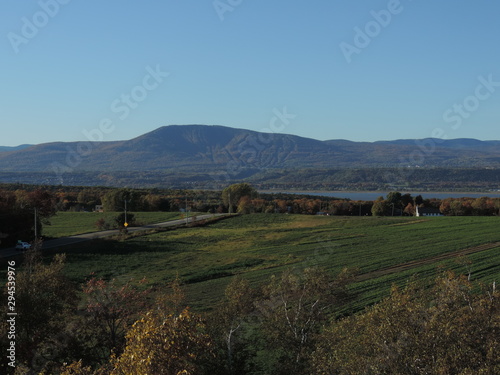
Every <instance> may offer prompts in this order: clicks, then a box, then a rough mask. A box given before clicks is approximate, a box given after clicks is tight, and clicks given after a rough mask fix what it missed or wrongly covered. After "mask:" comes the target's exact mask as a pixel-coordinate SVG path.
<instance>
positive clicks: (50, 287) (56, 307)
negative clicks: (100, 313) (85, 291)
mask: <svg viewBox="0 0 500 375" xmlns="http://www.w3.org/2000/svg"><path fill="white" fill-rule="evenodd" d="M39 246H40V245H39V244H37V245H36V246H35V247H34V249H33V250H30V251H28V252H26V253H25V260H24V265H23V269H22V270H19V271H18V273H17V275H16V294H15V297H16V300H15V303H16V306H15V307H16V313H17V316H16V346H17V351H16V361H17V363H18V364H24V365H26V366H29V367H30V368H31V369H35V370H42V369H44V368H45V369H50V368H52V366H53V365H54V364H57V363H58V362H60V361H62V360H64V359H65V358H66V356H67V354H68V347H69V346H70V345H71V340H70V339H69V338H68V337H67V336H66V335H65V334H64V332H65V331H66V324H67V323H68V322H69V317H70V316H71V315H72V314H73V313H74V311H75V310H76V304H77V299H76V289H75V288H74V286H73V285H72V283H71V282H69V280H68V279H67V278H66V277H65V276H64V274H63V269H64V266H65V255H64V254H58V255H56V256H55V257H54V258H53V260H52V262H51V263H49V264H44V263H43V262H42V260H41V255H40V254H39V251H40V250H39ZM5 373H6V372H5Z"/></svg>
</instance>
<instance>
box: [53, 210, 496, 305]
mask: <svg viewBox="0 0 500 375" xmlns="http://www.w3.org/2000/svg"><path fill="white" fill-rule="evenodd" d="M80 215H81V214H80ZM177 215H178V214H177ZM137 216H138V218H139V215H137ZM73 219H74V221H75V222H78V223H79V224H78V226H80V225H83V219H78V220H77V219H76V217H75V218H72V217H71V216H70V215H68V216H67V217H65V221H66V222H67V223H68V226H70V227H73V230H75V229H74V226H75V224H74V223H73V222H72V220H73ZM85 219H86V218H85ZM92 220H94V219H92ZM92 220H90V221H89V223H90V222H91V221H92ZM160 220H165V218H161V219H160ZM94 221H95V220H94ZM58 225H61V228H60V229H58V232H56V233H62V232H63V229H62V225H63V224H62V223H61V224H58ZM499 225H500V218H497V217H439V218H428V219H422V218H409V217H408V218H407V217H382V218H376V217H352V218H351V217H321V216H303V215H281V214H255V215H245V216H238V217H233V218H230V219H225V220H223V221H220V222H217V223H214V224H211V225H208V226H205V227H198V228H182V229H177V230H174V231H165V232H161V233H156V234H151V235H146V236H142V237H136V238H132V239H128V240H121V241H116V240H95V241H93V242H90V243H83V244H80V245H75V246H73V247H72V248H65V249H64V252H66V253H67V263H68V264H67V274H68V276H69V277H70V278H71V279H72V280H74V281H76V282H83V281H84V280H85V279H86V278H88V277H89V276H90V274H91V273H94V274H95V275H97V276H100V277H104V278H106V279H110V278H117V279H119V280H128V279H131V278H133V279H135V280H138V279H142V278H143V277H146V278H147V279H148V282H149V284H150V285H155V286H158V287H160V288H161V285H164V284H165V283H166V282H168V281H170V280H172V279H173V278H174V277H175V276H176V274H178V275H179V276H180V278H181V280H182V281H184V282H185V283H186V287H187V293H188V299H189V303H190V305H191V306H192V307H194V308H196V309H200V310H204V309H209V308H210V307H211V306H213V304H214V303H216V301H217V300H218V299H219V298H220V297H221V296H222V295H223V290H224V288H225V286H226V285H227V283H228V282H229V280H230V276H233V275H237V274H240V275H242V276H243V277H245V278H247V279H249V280H250V281H251V282H252V284H253V285H255V286H256V285H258V284H260V283H262V282H265V281H266V280H267V279H268V278H269V277H270V276H271V275H272V274H278V273H280V272H282V271H283V270H284V269H286V268H287V267H296V268H304V267H308V266H315V265H319V266H322V267H325V268H326V269H327V270H329V271H331V272H332V273H336V272H338V271H340V270H341V269H342V268H343V267H351V268H358V269H359V273H360V279H359V281H358V282H356V283H355V284H353V285H352V290H353V292H354V293H356V295H357V298H356V300H355V301H353V303H352V304H351V305H350V306H346V309H347V310H357V309H360V308H362V307H363V306H366V305H368V304H371V303H374V302H376V301H377V300H379V299H380V298H382V297H383V296H384V295H386V294H387V293H388V291H389V288H390V286H391V284H392V283H398V284H404V283H405V282H406V281H407V280H408V279H409V278H410V277H411V275H413V274H415V273H419V274H420V275H422V276H423V277H432V276H433V275H435V273H436V269H437V267H438V265H443V264H444V265H445V266H446V267H447V268H454V269H456V270H457V271H459V272H462V271H463V272H465V271H466V270H465V267H464V266H463V265H459V264H458V263H457V262H456V260H455V259H454V254H455V253H456V252H459V251H461V250H463V249H467V248H471V247H475V246H479V245H484V244H491V243H495V242H498V241H500V232H499V231H498V227H499ZM442 254H450V255H451V256H450V259H444V260H443V259H441V260H437V261H435V262H434V261H433V260H432V259H430V262H422V264H420V263H419V262H420V261H421V260H426V259H429V258H432V257H437V256H440V255H442ZM468 258H469V259H471V260H472V261H473V265H472V276H473V278H480V279H481V280H484V281H485V282H491V281H493V280H496V281H497V282H498V281H499V279H500V277H499V276H500V244H499V246H498V247H497V246H496V245H491V246H489V247H488V248H487V249H485V250H481V251H478V252H476V253H473V254H470V255H469V256H468ZM408 262H416V263H415V264H413V265H412V268H410V269H401V270H400V269H399V268H398V267H397V266H398V265H401V264H405V263H408ZM391 267H394V269H392V270H391V269H390V268H391ZM381 269H388V271H387V272H385V271H384V272H383V273H382V274H380V273H379V274H377V273H376V271H377V270H381ZM372 273H373V275H374V276H373V277H371V275H372ZM363 275H364V277H363Z"/></svg>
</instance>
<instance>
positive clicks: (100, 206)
mask: <svg viewBox="0 0 500 375" xmlns="http://www.w3.org/2000/svg"><path fill="white" fill-rule="evenodd" d="M94 211H95V212H104V207H103V206H102V205H101V204H98V205H96V206H95V208H94Z"/></svg>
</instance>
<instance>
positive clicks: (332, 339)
mask: <svg viewBox="0 0 500 375" xmlns="http://www.w3.org/2000/svg"><path fill="white" fill-rule="evenodd" d="M481 288H482V291H481ZM474 289H476V290H474ZM477 289H479V290H477ZM480 291H481V292H480ZM499 297H500V296H499V293H498V291H497V290H496V289H495V287H484V286H480V285H477V284H476V285H475V284H473V283H471V282H470V281H469V280H467V277H465V276H462V275H460V276H457V275H455V274H453V273H452V272H445V273H444V274H443V275H442V276H440V277H438V278H437V280H436V283H435V286H434V287H433V288H432V289H429V288H425V287H423V286H422V285H421V284H420V283H419V282H418V281H415V280H414V281H412V282H410V283H409V284H408V285H407V286H406V288H404V289H400V288H397V287H393V288H392V290H391V295H390V297H388V298H387V299H385V300H383V301H382V302H380V303H379V304H377V305H375V306H373V307H370V308H368V309H367V310H366V311H365V312H364V313H362V314H358V315H353V316H350V317H348V318H345V319H343V320H341V321H339V322H335V323H333V324H331V326H330V327H329V328H328V329H327V330H326V331H325V332H324V333H323V334H322V336H321V340H318V345H317V348H316V350H315V352H314V354H313V357H312V363H313V371H314V373H315V374H339V375H340V374H367V373H370V374H394V375H396V374H462V375H466V374H470V375H472V374H497V373H500V357H499V356H498V350H499V349H500V344H499V342H498V336H499V334H500V298H499Z"/></svg>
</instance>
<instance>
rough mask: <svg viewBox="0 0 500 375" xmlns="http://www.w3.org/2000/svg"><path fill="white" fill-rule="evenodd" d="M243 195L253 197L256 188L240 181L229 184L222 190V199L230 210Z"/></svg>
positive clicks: (255, 193) (255, 194)
mask: <svg viewBox="0 0 500 375" xmlns="http://www.w3.org/2000/svg"><path fill="white" fill-rule="evenodd" d="M243 197H249V198H250V199H252V198H255V197H257V190H255V188H254V187H253V186H252V185H250V184H248V183H241V184H233V185H230V186H228V187H226V188H225V189H224V190H223V191H222V201H223V203H224V205H225V206H226V207H229V208H230V211H233V208H234V206H236V205H237V204H238V202H239V201H240V199H241V198H243Z"/></svg>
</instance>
